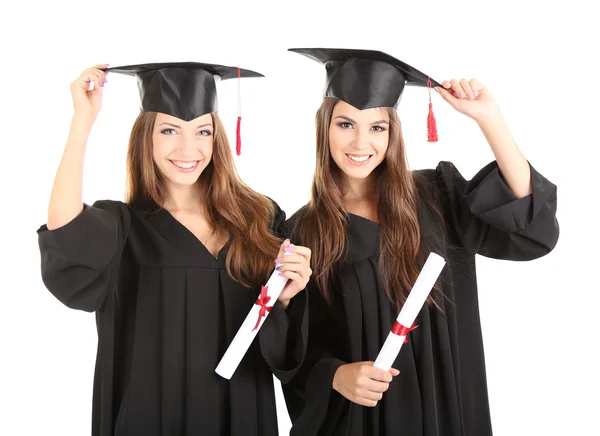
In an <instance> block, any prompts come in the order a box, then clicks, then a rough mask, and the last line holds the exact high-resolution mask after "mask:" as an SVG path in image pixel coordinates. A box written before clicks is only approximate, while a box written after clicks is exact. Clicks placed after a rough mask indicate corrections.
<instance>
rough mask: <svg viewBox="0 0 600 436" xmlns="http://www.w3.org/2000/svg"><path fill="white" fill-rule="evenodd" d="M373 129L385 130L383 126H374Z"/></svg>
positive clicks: (377, 130)
mask: <svg viewBox="0 0 600 436" xmlns="http://www.w3.org/2000/svg"><path fill="white" fill-rule="evenodd" d="M372 129H373V130H375V131H376V132H385V128H384V127H382V126H373V127H372Z"/></svg>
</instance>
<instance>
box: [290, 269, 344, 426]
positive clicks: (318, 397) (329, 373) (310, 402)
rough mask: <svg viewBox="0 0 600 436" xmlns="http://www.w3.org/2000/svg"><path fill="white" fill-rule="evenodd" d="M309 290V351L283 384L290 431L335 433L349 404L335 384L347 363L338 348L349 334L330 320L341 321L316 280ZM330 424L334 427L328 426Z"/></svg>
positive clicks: (309, 285) (308, 287)
mask: <svg viewBox="0 0 600 436" xmlns="http://www.w3.org/2000/svg"><path fill="white" fill-rule="evenodd" d="M305 292H306V293H307V295H308V299H309V306H310V308H309V311H310V317H309V334H308V346H307V354H306V357H305V360H304V362H303V364H302V367H301V368H300V370H299V371H298V372H297V374H296V376H295V377H294V378H293V379H292V380H291V381H290V382H289V383H287V384H284V385H282V389H283V394H284V396H285V401H286V404H287V408H288V412H289V415H290V419H291V421H292V424H293V427H292V433H290V434H291V435H293V436H296V435H303V434H311V435H313V434H314V435H316V434H332V433H333V432H334V428H335V427H336V423H337V422H338V421H339V420H340V419H342V417H343V415H344V411H345V408H346V407H347V405H348V401H347V400H345V398H344V397H342V396H341V395H340V394H339V393H338V392H337V391H335V390H334V389H333V387H332V385H333V377H334V375H335V373H336V371H337V369H338V368H339V367H340V366H342V365H344V364H346V363H347V362H344V361H343V360H341V359H339V358H337V357H336V354H338V353H336V352H335V350H336V349H337V348H339V346H340V344H342V343H344V341H345V338H341V337H335V333H334V332H337V331H340V329H337V328H333V327H334V326H331V325H330V323H332V322H337V321H335V319H336V318H334V317H333V316H332V315H331V313H330V310H329V308H328V307H327V306H326V304H327V303H326V302H325V300H324V299H323V297H322V296H321V294H320V291H319V290H318V289H317V288H316V285H315V284H314V283H313V282H312V281H311V282H310V283H309V284H308V286H307V289H306V291H305ZM326 418H327V423H326V422H325V421H326ZM326 424H327V425H328V426H331V428H329V427H328V428H326V427H324V425H326Z"/></svg>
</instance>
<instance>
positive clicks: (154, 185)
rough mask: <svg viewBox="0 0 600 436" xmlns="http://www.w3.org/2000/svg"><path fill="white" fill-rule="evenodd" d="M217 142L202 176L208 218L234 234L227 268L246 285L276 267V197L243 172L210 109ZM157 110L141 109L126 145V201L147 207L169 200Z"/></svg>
mask: <svg viewBox="0 0 600 436" xmlns="http://www.w3.org/2000/svg"><path fill="white" fill-rule="evenodd" d="M211 116H212V121H213V126H214V143H213V152H212V159H211V162H210V164H209V165H208V166H207V167H206V168H205V169H204V171H203V172H202V174H201V175H200V177H199V179H198V182H197V183H199V184H201V186H202V187H203V189H205V192H206V198H207V219H208V222H209V224H210V225H211V227H213V229H214V231H215V232H217V234H219V233H220V232H226V233H227V234H229V235H230V236H231V245H230V247H229V250H228V253H227V257H226V266H227V272H228V273H229V275H230V276H231V277H232V278H233V279H234V280H237V281H238V282H240V283H241V284H243V285H244V286H247V287H249V286H252V285H257V284H261V283H264V282H265V281H266V280H267V278H268V277H269V274H270V273H271V271H272V270H273V267H274V265H275V264H274V260H275V259H274V256H275V255H276V254H277V252H278V250H279V244H280V243H281V241H280V240H279V239H278V238H277V237H276V236H274V235H273V234H272V233H271V225H272V223H273V220H274V218H275V208H274V205H273V203H272V202H271V200H269V199H268V198H267V197H265V196H264V195H261V194H258V193H257V192H255V191H253V190H252V189H250V188H249V187H248V186H246V185H245V184H244V183H243V182H242V181H241V180H240V178H239V176H238V174H237V172H236V170H235V165H234V162H233V155H232V153H231V148H230V146H229V140H228V139H227V135H226V133H225V128H224V127H223V124H222V123H221V120H220V119H219V117H218V115H217V114H216V113H211ZM155 120H156V113H155V112H141V113H140V115H139V116H138V118H137V120H136V121H135V123H134V125H133V128H132V131H131V136H130V139H129V149H128V151H127V192H126V202H127V203H128V204H130V205H131V206H133V207H136V208H140V209H147V208H149V207H152V206H153V205H156V206H159V207H161V206H162V205H163V204H164V202H165V199H166V198H165V197H166V194H167V192H166V187H165V184H164V178H163V176H162V174H161V172H160V170H159V169H158V167H157V166H156V165H155V163H154V160H153V147H152V131H153V129H154V122H155Z"/></svg>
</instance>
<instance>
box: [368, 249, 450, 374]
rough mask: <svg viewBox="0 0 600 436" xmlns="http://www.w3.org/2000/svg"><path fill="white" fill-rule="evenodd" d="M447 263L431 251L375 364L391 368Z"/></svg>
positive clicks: (382, 367) (378, 366) (377, 366)
mask: <svg viewBox="0 0 600 436" xmlns="http://www.w3.org/2000/svg"><path fill="white" fill-rule="evenodd" d="M445 264H446V261H445V260H444V258H443V257H441V256H439V255H437V254H435V253H429V257H428V258H427V261H426V262H425V265H423V269H421V272H420V273H419V276H418V277H417V280H416V281H415V284H414V286H413V288H412V290H411V291H410V294H408V298H407V299H406V301H405V303H404V305H403V306H402V310H400V314H399V315H398V318H396V322H395V323H394V325H393V327H392V330H391V331H390V333H389V334H388V337H387V339H386V341H385V343H384V344H383V347H382V348H381V350H380V351H379V355H378V356H377V359H376V360H375V364H374V365H373V366H375V367H376V368H381V369H384V370H386V371H389V370H390V368H391V367H392V365H393V364H394V361H395V360H396V357H397V356H398V353H400V349H401V348H402V344H406V343H407V342H408V333H409V332H410V331H411V330H414V329H415V328H417V326H415V325H414V322H415V319H416V318H417V315H418V314H419V312H420V311H421V308H422V307H423V305H424V304H425V300H427V296H428V295H429V293H430V292H431V289H432V288H433V286H434V285H435V281H436V280H437V278H438V277H439V275H440V273H441V272H442V269H444V265H445Z"/></svg>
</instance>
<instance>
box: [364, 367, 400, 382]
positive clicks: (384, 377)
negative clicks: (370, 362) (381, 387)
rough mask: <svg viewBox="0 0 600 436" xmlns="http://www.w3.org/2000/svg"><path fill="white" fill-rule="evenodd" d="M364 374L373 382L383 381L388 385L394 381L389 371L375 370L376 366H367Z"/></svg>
mask: <svg viewBox="0 0 600 436" xmlns="http://www.w3.org/2000/svg"><path fill="white" fill-rule="evenodd" d="M362 374H363V375H365V376H366V377H368V378H369V379H371V380H376V381H382V382H386V383H389V382H391V381H392V379H393V377H392V374H391V373H390V372H389V371H385V370H383V369H380V368H375V367H374V366H365V369H364V371H363V372H362Z"/></svg>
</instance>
